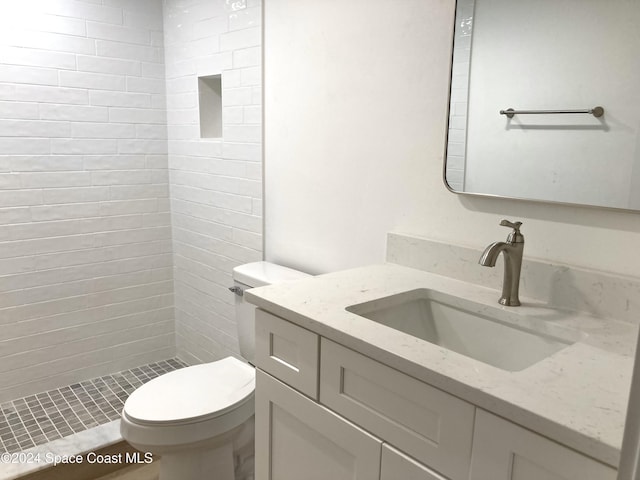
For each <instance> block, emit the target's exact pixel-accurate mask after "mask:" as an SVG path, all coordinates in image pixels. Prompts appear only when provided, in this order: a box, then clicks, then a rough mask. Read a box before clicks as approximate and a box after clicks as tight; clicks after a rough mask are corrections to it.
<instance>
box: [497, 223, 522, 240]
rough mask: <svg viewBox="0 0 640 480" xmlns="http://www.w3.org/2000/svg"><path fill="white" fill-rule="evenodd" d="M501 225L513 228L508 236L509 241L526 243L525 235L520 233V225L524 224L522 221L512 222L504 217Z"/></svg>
mask: <svg viewBox="0 0 640 480" xmlns="http://www.w3.org/2000/svg"><path fill="white" fill-rule="evenodd" d="M500 225H501V226H503V227H509V228H513V232H511V233H510V234H509V236H508V237H507V242H508V243H524V235H522V234H521V233H520V226H521V225H522V222H510V221H509V220H505V219H503V220H502V221H501V222H500Z"/></svg>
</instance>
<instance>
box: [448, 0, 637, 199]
mask: <svg viewBox="0 0 640 480" xmlns="http://www.w3.org/2000/svg"><path fill="white" fill-rule="evenodd" d="M638 25H640V0H606V1H603V0H535V1H534V0H518V1H514V0H458V2H457V5H456V26H455V33H454V55H453V66H452V77H451V98H450V110H449V127H448V136H447V155H446V161H445V169H444V175H445V183H446V184H447V186H448V187H449V189H451V190H452V191H454V192H456V193H471V194H480V195H490V196H499V197H508V198H520V199H528V200H538V201H545V202H561V203H569V204H581V205H591V206H601V207H610V208H619V209H626V210H640V134H639V133H640V28H638ZM596 107H597V108H596ZM509 110H513V111H512V112H510V111H509ZM501 111H502V113H501Z"/></svg>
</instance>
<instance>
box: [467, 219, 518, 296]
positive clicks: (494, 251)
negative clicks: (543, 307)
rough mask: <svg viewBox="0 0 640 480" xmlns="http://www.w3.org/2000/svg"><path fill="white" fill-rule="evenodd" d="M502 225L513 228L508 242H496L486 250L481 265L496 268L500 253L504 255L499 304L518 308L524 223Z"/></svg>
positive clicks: (505, 221) (502, 223)
mask: <svg viewBox="0 0 640 480" xmlns="http://www.w3.org/2000/svg"><path fill="white" fill-rule="evenodd" d="M500 225H502V226H503V227H510V228H513V232H511V233H510V234H509V236H508V237H507V241H506V242H494V243H492V244H491V245H489V246H488V247H487V248H485V250H484V253H483V254H482V256H481V257H480V261H479V262H478V263H480V265H482V266H484V267H495V266H496V260H497V259H498V256H499V255H500V252H502V253H504V280H503V283H502V296H501V297H500V300H498V302H499V303H500V304H502V305H507V306H511V307H517V306H518V305H520V299H519V298H518V289H519V287H520V270H521V268H522V251H523V250H524V237H523V236H522V234H521V233H520V225H522V222H513V223H512V222H509V221H508V220H502V221H501V222H500Z"/></svg>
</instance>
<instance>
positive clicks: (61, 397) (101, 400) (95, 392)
mask: <svg viewBox="0 0 640 480" xmlns="http://www.w3.org/2000/svg"><path fill="white" fill-rule="evenodd" d="M186 366H187V365H186V364H185V363H183V362H181V361H180V360H178V359H169V360H163V361H161V362H156V363H151V364H149V365H144V366H142V367H136V368H132V369H130V370H125V371H122V372H118V373H114V374H111V375H105V376H104V377H99V378H94V379H92V380H86V381H84V382H79V383H74V384H73V385H68V386H66V387H62V388H58V389H56V390H50V391H48V392H43V393H38V394H35V395H30V396H28V397H24V398H19V399H17V400H12V401H9V402H5V403H3V404H1V405H0V453H4V452H9V453H13V452H20V451H22V450H25V449H27V448H31V447H34V446H36V445H42V444H45V443H47V442H50V441H52V440H56V439H58V438H62V437H66V436H68V435H73V434H74V433H78V432H81V431H83V430H88V429H89V428H92V427H96V426H98V425H102V424H104V423H109V422H111V421H112V420H117V419H119V418H120V412H121V411H122V407H123V406H124V402H125V400H126V399H127V398H128V397H129V395H130V394H131V392H133V391H134V390H135V389H136V388H138V387H139V386H140V385H142V384H144V383H146V382H148V381H149V380H151V379H153V378H155V377H157V376H159V375H162V374H163V373H167V372H171V371H173V370H177V369H179V368H183V367H186Z"/></svg>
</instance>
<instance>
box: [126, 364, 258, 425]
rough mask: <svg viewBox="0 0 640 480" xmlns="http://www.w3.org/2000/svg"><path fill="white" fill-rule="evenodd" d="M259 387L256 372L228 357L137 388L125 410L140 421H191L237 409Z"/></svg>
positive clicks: (182, 370)
mask: <svg viewBox="0 0 640 480" xmlns="http://www.w3.org/2000/svg"><path fill="white" fill-rule="evenodd" d="M254 390H255V371H254V369H253V367H251V366H250V365H248V364H246V363H244V362H241V361H240V360H238V359H236V358H233V357H227V358H224V359H222V360H218V361H216V362H212V363H205V364H202V365H194V366H192V367H186V368H183V369H180V370H175V371H173V372H169V373H166V374H164V375H161V376H159V377H157V378H154V379H153V380H151V381H149V382H147V383H145V384H144V385H142V386H141V387H140V388H138V389H137V390H135V391H134V392H133V393H132V394H131V395H130V396H129V398H128V399H127V401H126V402H125V404H124V412H125V413H126V414H127V416H128V417H129V418H131V419H132V420H133V421H136V422H139V423H145V424H148V423H189V422H194V421H200V420H204V419H205V418H207V417H209V418H210V417H217V416H220V415H224V414H225V413H227V412H229V411H230V410H233V409H234V408H235V407H236V406H238V405H239V404H242V403H244V402H245V401H246V400H247V399H248V398H250V397H251V395H252V394H253V391H254Z"/></svg>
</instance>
